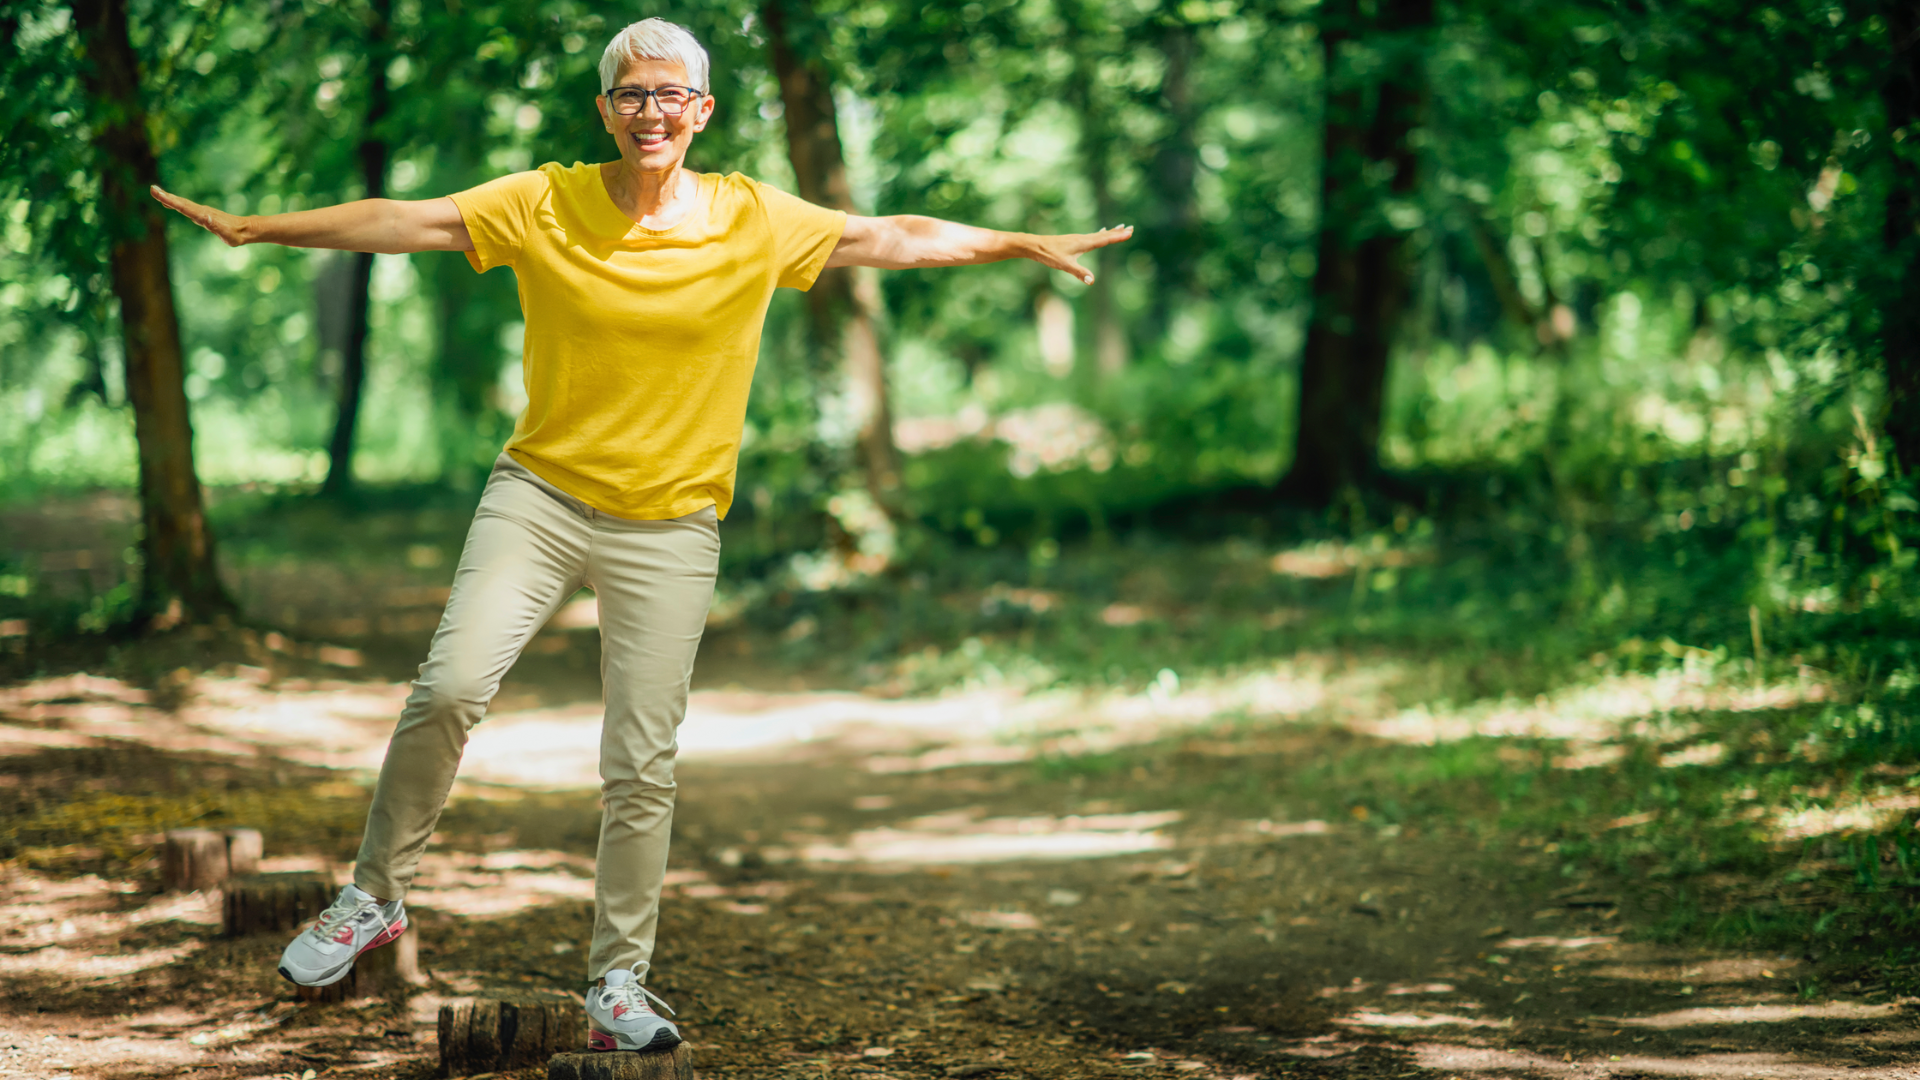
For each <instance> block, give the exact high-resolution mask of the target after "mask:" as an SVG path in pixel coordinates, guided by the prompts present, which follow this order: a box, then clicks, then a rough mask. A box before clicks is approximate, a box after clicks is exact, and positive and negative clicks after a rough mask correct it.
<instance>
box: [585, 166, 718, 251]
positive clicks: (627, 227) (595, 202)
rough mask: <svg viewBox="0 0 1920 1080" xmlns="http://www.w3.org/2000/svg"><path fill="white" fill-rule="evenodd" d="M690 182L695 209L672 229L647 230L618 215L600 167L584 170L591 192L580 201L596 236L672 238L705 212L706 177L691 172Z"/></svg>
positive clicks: (616, 206) (589, 225) (618, 208)
mask: <svg viewBox="0 0 1920 1080" xmlns="http://www.w3.org/2000/svg"><path fill="white" fill-rule="evenodd" d="M693 179H694V182H695V185H696V188H697V193H696V194H695V196H694V198H695V203H694V207H693V209H692V210H690V211H688V212H687V216H686V217H683V218H681V219H680V220H679V221H677V222H675V223H674V224H673V226H672V227H671V228H666V229H649V228H647V227H646V226H644V225H641V224H640V223H639V222H637V221H635V220H633V219H632V218H630V217H628V216H627V215H626V214H624V213H622V212H621V210H620V207H619V206H618V205H616V204H615V203H614V201H613V193H612V192H609V191H608V190H607V182H606V179H605V178H604V177H602V176H601V174H600V166H598V165H595V166H592V167H591V168H589V169H588V170H587V181H588V186H590V187H592V188H593V190H592V192H590V193H588V194H587V197H586V198H584V199H582V200H580V201H581V202H582V203H584V204H585V206H584V209H585V210H586V213H587V215H588V217H587V225H588V227H590V228H591V229H593V231H594V232H596V233H599V234H601V235H604V236H610V237H619V238H622V239H624V238H627V237H650V236H672V235H673V234H675V233H677V232H680V231H681V230H682V229H685V228H688V227H689V226H691V225H692V224H693V222H694V219H696V218H699V217H703V216H705V214H706V212H707V205H706V204H707V177H706V174H705V173H694V174H693Z"/></svg>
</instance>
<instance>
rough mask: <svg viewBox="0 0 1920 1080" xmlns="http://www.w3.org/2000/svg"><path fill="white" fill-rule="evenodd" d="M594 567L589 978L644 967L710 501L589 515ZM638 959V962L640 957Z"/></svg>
mask: <svg viewBox="0 0 1920 1080" xmlns="http://www.w3.org/2000/svg"><path fill="white" fill-rule="evenodd" d="M594 529H595V531H594V545H593V555H592V557H591V559H590V560H589V566H588V576H589V580H590V582H591V584H592V585H593V589H594V593H595V595H596V596H597V597H598V599H599V603H600V673H601V679H602V681H603V683H604V684H605V688H606V700H607V713H606V722H605V725H604V727H603V728H602V730H601V736H600V776H601V780H602V785H601V802H602V811H601V819H600V852H599V859H598V862H597V864H596V869H595V877H594V920H593V948H592V950H591V951H590V952H589V953H588V956H587V978H588V979H590V980H591V979H598V978H600V977H601V976H602V975H605V974H606V973H607V972H608V971H610V970H612V969H613V968H617V967H634V968H635V970H636V971H637V972H638V973H639V975H640V977H641V978H642V979H644V978H645V977H646V974H647V969H648V967H649V965H650V964H651V962H652V957H653V938H654V929H655V926H656V925H657V924H658V922H659V917H660V886H661V883H662V881H663V880H664V879H665V877H666V872H667V841H668V838H669V835H670V833H671V831H672V827H673V800H674V781H673V759H674V753H675V750H676V748H677V745H676V742H675V737H676V736H675V733H676V731H677V729H678V728H679V726H680V721H681V719H682V718H683V717H684V716H685V715H686V711H687V686H688V683H689V681H690V680H691V679H692V676H693V659H694V654H695V653H696V652H697V651H698V650H699V647H700V635H701V632H702V631H704V630H705V629H706V620H707V607H708V605H709V604H710V603H711V602H712V600H713V581H714V575H715V573H716V572H717V570H718V568H719V564H720V530H719V521H718V518H717V517H716V516H715V514H714V511H713V508H712V507H708V508H706V509H704V510H700V511H697V512H695V513H692V514H689V515H687V516H686V517H682V518H675V519H673V520H671V521H623V520H620V519H612V518H604V517H603V518H599V519H597V520H596V521H595V523H594ZM636 965H637V966H636Z"/></svg>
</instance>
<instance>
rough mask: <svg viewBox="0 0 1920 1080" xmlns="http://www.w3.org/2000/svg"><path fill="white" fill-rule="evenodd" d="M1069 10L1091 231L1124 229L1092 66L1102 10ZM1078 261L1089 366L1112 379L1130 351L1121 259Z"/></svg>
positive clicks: (1071, 90) (1088, 3) (1098, 52)
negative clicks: (1121, 301)
mask: <svg viewBox="0 0 1920 1080" xmlns="http://www.w3.org/2000/svg"><path fill="white" fill-rule="evenodd" d="M1070 11H1071V12H1072V17H1073V26H1072V30H1073V37H1072V40H1073V44H1074V50H1075V52H1074V65H1073V75H1072V77H1071V79H1070V82H1069V84H1068V97H1069V99H1070V100H1071V101H1072V103H1073V106H1074V108H1075V110H1076V111H1078V112H1079V114H1080V163H1081V168H1083V169H1085V170H1086V174H1087V184H1088V186H1089V187H1091V188H1092V189H1093V210H1094V215H1095V216H1096V217H1097V218H1098V219H1099V220H1098V221H1096V222H1094V225H1095V227H1096V228H1101V229H1105V228H1109V227H1111V226H1114V225H1124V224H1126V222H1123V221H1121V220H1120V210H1119V204H1118V203H1117V202H1116V201H1115V199H1114V197H1113V170H1112V162H1111V160H1110V158H1109V155H1110V154H1111V153H1112V147H1113V141H1114V133H1113V117H1112V112H1111V111H1110V110H1109V109H1108V107H1107V105H1106V103H1105V102H1103V101H1101V100H1100V93H1099V80H1098V78H1097V76H1096V72H1095V65H1096V64H1098V62H1099V60H1100V57H1101V56H1103V55H1107V49H1106V48H1104V47H1103V46H1104V45H1105V44H1106V42H1104V41H1103V40H1101V38H1102V35H1101V34H1100V28H1099V24H1098V20H1099V19H1100V17H1101V8H1100V5H1099V4H1098V3H1095V2H1094V0H1081V2H1080V3H1078V4H1076V5H1074V6H1073V7H1072V8H1071V9H1070ZM1081 261H1083V262H1091V263H1093V264H1094V268H1095V274H1094V279H1093V284H1092V285H1091V286H1090V287H1088V289H1087V308H1088V314H1089V316H1090V318H1089V319H1088V320H1087V322H1088V323H1089V325H1090V326H1091V327H1092V338H1093V356H1094V364H1095V367H1096V368H1097V369H1098V371H1099V372H1100V374H1102V375H1113V374H1117V373H1118V372H1120V371H1122V370H1124V369H1125V368H1126V366H1127V361H1128V353H1129V352H1130V348H1129V345H1128V342H1127V334H1126V328H1125V327H1124V326H1122V325H1121V323H1120V309H1119V305H1118V304H1117V303H1115V301H1114V296H1113V274H1114V272H1115V271H1116V270H1118V269H1119V265H1120V257H1119V255H1118V254H1117V253H1112V252H1105V253H1103V252H1090V253H1089V254H1088V255H1087V256H1083V257H1082V260H1081Z"/></svg>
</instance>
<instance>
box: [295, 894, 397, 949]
mask: <svg viewBox="0 0 1920 1080" xmlns="http://www.w3.org/2000/svg"><path fill="white" fill-rule="evenodd" d="M365 911H372V912H373V913H374V914H375V915H378V916H379V918H380V928H381V929H382V930H384V929H386V928H387V927H388V926H390V925H392V924H391V923H389V922H388V921H387V916H386V914H385V913H384V912H382V911H381V910H380V904H379V903H378V902H377V901H373V900H360V901H357V902H350V901H348V899H347V898H346V897H344V896H342V897H340V898H339V899H338V900H335V901H334V902H333V903H332V904H330V905H328V906H327V910H325V911H323V912H321V913H320V921H319V922H318V923H315V924H314V927H313V929H312V930H311V931H309V932H310V933H312V934H313V936H315V937H317V938H319V939H320V940H322V941H332V940H333V935H334V932H335V931H337V930H339V929H340V928H341V927H343V926H345V925H347V924H348V923H350V922H353V921H354V920H356V919H358V918H359V917H360V915H361V913H362V912H365Z"/></svg>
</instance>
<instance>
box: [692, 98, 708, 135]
mask: <svg viewBox="0 0 1920 1080" xmlns="http://www.w3.org/2000/svg"><path fill="white" fill-rule="evenodd" d="M712 119H713V95H712V94H704V95H702V96H701V98H700V104H698V105H695V106H694V107H693V130H695V131H705V130H707V122H708V121H709V120H712Z"/></svg>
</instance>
